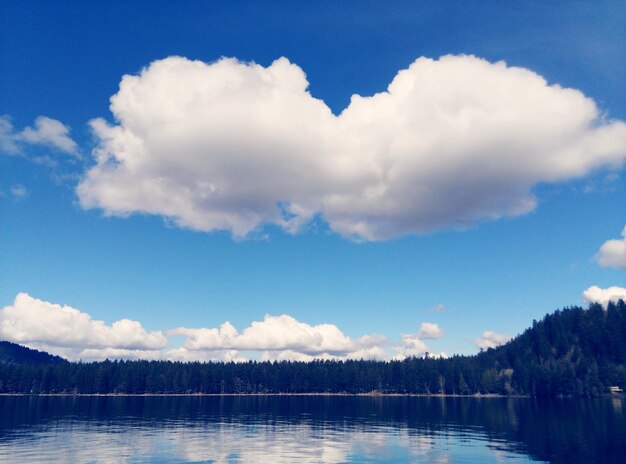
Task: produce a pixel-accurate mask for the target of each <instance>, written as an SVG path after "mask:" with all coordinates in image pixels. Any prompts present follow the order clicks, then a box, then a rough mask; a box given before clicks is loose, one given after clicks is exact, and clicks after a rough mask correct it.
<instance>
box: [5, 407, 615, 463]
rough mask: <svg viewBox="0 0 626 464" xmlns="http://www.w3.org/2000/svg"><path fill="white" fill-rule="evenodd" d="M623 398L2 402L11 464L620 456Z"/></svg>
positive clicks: (560, 459) (594, 459)
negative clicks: (44, 463)
mask: <svg viewBox="0 0 626 464" xmlns="http://www.w3.org/2000/svg"><path fill="white" fill-rule="evenodd" d="M625 405H626V401H624V400H623V399H622V398H620V397H615V398H598V399H587V400H580V399H554V400H541V401H540V400H535V399H528V398H458V397H449V398H439V397H354V396H234V397H233V396H225V397H208V396H205V397H166V396H163V397H36V396H31V397H29V396H25V397H8V396H5V397H0V411H1V413H0V414H1V416H0V462H3V463H5V462H6V463H13V462H15V463H26V462H28V463H39V462H46V463H47V462H55V463H83V462H98V463H100V462H101V463H116V464H117V463H124V462H127V463H141V462H151V463H166V462H177V463H182V462H198V463H199V462H208V463H213V462H214V463H239V462H261V463H272V464H279V463H366V462H367V463H370V462H373V463H383V462H385V463H402V462H417V463H419V462H424V463H456V462H460V463H463V462H468V463H469V462H472V463H473V462H476V463H503V462H507V463H508V462H511V463H515V462H558V463H560V462H563V463H596V462H597V463H601V462H607V463H618V462H619V463H623V462H625V456H626V420H625V417H626V406H625Z"/></svg>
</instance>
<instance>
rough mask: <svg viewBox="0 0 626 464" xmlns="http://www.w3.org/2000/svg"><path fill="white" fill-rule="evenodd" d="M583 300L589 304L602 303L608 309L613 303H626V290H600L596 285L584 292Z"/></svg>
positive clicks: (610, 288) (617, 288)
mask: <svg viewBox="0 0 626 464" xmlns="http://www.w3.org/2000/svg"><path fill="white" fill-rule="evenodd" d="M583 298H584V299H585V300H586V301H588V302H589V303H600V304H601V305H602V306H604V307H606V306H607V305H608V304H609V302H611V301H612V302H614V303H615V302H617V301H619V300H624V301H626V288H622V287H609V288H600V287H597V286H596V285H594V286H592V287H589V288H588V289H587V290H585V291H584V292H583Z"/></svg>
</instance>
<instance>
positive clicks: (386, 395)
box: [0, 392, 530, 398]
mask: <svg viewBox="0 0 626 464" xmlns="http://www.w3.org/2000/svg"><path fill="white" fill-rule="evenodd" d="M2 396H37V397H85V398H89V397H96V398H97V397H104V398H109V397H110V398H123V397H135V398H140V397H142V398H151V397H155V398H158V397H289V396H294V397H313V396H322V397H363V398H393V397H397V398H400V397H403V398H404V397H420V398H530V396H528V395H500V394H497V393H484V394H481V393H476V394H473V395H457V394H442V393H430V394H429V393H379V392H366V393H324V392H322V393H313V392H312V393H0V397H2Z"/></svg>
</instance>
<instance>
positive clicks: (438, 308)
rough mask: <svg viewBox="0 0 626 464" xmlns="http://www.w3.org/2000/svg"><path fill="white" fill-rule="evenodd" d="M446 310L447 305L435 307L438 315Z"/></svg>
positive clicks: (440, 304)
mask: <svg viewBox="0 0 626 464" xmlns="http://www.w3.org/2000/svg"><path fill="white" fill-rule="evenodd" d="M445 310H446V305H445V304H443V303H439V304H438V305H437V306H435V307H434V308H433V311H435V312H437V313H442V312H444V311H445Z"/></svg>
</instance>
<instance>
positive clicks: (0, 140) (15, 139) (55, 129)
mask: <svg viewBox="0 0 626 464" xmlns="http://www.w3.org/2000/svg"><path fill="white" fill-rule="evenodd" d="M69 132H70V128H69V127H68V126H66V125H65V124H63V123H62V122H61V121H58V120H57V119H52V118H49V117H47V116H39V117H38V118H37V119H35V127H26V128H24V129H23V130H22V131H21V132H15V129H14V127H13V123H12V122H11V118H10V117H9V116H6V115H4V116H0V151H2V152H3V153H5V154H9V155H19V154H21V153H22V152H23V147H24V145H44V146H47V147H50V148H53V149H55V150H58V151H61V152H64V153H68V154H70V155H73V156H75V157H77V158H80V157H81V155H80V151H79V149H78V145H77V144H76V142H75V141H74V140H72V138H71V137H70V136H69ZM39 158H41V157H39Z"/></svg>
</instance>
